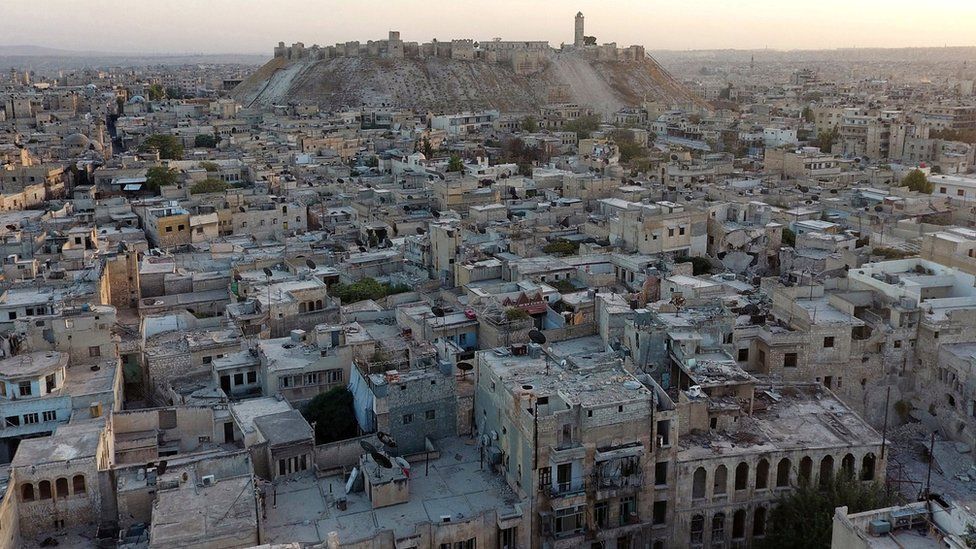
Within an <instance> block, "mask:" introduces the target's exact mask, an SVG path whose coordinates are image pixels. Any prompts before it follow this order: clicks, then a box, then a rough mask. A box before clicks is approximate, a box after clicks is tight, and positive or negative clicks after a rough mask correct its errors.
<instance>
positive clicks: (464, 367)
mask: <svg viewBox="0 0 976 549" xmlns="http://www.w3.org/2000/svg"><path fill="white" fill-rule="evenodd" d="M457 368H458V370H461V371H462V372H470V371H471V370H474V365H472V364H471V363H470V362H458V363H457Z"/></svg>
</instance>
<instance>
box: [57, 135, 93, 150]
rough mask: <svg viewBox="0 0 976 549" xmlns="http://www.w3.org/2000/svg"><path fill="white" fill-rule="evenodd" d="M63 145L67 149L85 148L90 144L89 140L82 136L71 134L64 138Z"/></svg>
mask: <svg viewBox="0 0 976 549" xmlns="http://www.w3.org/2000/svg"><path fill="white" fill-rule="evenodd" d="M63 143H64V144H65V145H67V146H69V147H87V146H88V145H89V143H91V140H90V139H88V138H87V137H85V135H84V134H80V133H73V134H71V135H69V136H68V137H65V138H64V141H63Z"/></svg>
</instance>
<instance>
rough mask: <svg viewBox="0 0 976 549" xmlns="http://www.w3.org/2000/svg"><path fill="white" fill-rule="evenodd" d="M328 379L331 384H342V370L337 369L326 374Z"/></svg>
mask: <svg viewBox="0 0 976 549" xmlns="http://www.w3.org/2000/svg"><path fill="white" fill-rule="evenodd" d="M326 376H327V379H328V380H329V383H342V370H340V369H335V370H329V371H328V372H326Z"/></svg>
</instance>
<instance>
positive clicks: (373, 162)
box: [365, 154, 380, 168]
mask: <svg viewBox="0 0 976 549" xmlns="http://www.w3.org/2000/svg"><path fill="white" fill-rule="evenodd" d="M365 164H366V167H367V168H378V167H379V165H380V159H379V158H378V157H377V156H376V155H375V154H373V155H370V156H368V157H366V161H365Z"/></svg>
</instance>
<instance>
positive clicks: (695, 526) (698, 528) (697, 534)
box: [691, 515, 705, 545]
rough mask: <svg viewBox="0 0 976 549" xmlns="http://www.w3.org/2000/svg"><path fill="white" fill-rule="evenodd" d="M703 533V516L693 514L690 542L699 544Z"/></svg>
mask: <svg viewBox="0 0 976 549" xmlns="http://www.w3.org/2000/svg"><path fill="white" fill-rule="evenodd" d="M704 535H705V517H703V516H701V515H695V516H693V517H691V544H692V545H701V544H702V538H703V537H704Z"/></svg>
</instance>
